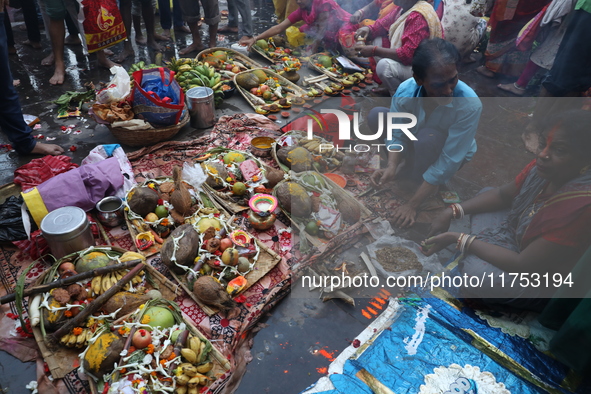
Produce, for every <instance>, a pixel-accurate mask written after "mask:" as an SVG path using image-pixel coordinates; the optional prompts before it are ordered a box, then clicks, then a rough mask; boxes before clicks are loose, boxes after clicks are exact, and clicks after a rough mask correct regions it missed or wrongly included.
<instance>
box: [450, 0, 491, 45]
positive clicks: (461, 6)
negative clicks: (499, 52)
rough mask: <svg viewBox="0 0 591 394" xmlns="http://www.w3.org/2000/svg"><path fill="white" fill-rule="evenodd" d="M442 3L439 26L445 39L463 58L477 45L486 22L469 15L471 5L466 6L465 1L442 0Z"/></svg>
mask: <svg viewBox="0 0 591 394" xmlns="http://www.w3.org/2000/svg"><path fill="white" fill-rule="evenodd" d="M443 3H444V4H445V8H444V11H443V18H442V20H441V25H442V26H443V31H444V32H445V39H446V40H447V41H449V42H451V43H452V44H454V45H455V47H456V48H457V49H458V51H459V52H460V55H461V56H462V57H464V56H466V55H468V54H469V53H470V52H472V51H473V50H474V48H476V45H478V42H479V41H480V38H481V37H482V34H483V33H484V31H485V29H486V22H484V20H483V19H481V18H478V17H475V16H473V15H472V14H471V13H470V11H471V6H472V4H466V1H465V0H443ZM482 27H484V28H482Z"/></svg>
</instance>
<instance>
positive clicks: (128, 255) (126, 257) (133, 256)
mask: <svg viewBox="0 0 591 394" xmlns="http://www.w3.org/2000/svg"><path fill="white" fill-rule="evenodd" d="M137 259H139V260H142V261H146V256H144V255H143V254H140V253H137V252H125V253H123V254H122V255H121V257H119V261H121V262H122V263H125V262H127V261H130V260H137Z"/></svg>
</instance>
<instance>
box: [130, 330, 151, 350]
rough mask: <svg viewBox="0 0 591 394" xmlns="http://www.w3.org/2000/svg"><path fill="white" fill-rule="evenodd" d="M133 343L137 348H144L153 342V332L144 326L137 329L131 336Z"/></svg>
mask: <svg viewBox="0 0 591 394" xmlns="http://www.w3.org/2000/svg"><path fill="white" fill-rule="evenodd" d="M131 343H132V344H133V346H134V347H135V348H136V349H143V348H145V347H148V345H149V344H151V343H152V334H150V332H149V331H147V330H144V329H143V328H142V329H140V330H137V331H136V332H135V333H134V334H133V337H132V338H131Z"/></svg>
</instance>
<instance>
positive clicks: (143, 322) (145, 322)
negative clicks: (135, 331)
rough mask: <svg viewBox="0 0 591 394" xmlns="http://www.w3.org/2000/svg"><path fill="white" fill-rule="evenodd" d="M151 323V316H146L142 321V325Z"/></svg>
mask: <svg viewBox="0 0 591 394" xmlns="http://www.w3.org/2000/svg"><path fill="white" fill-rule="evenodd" d="M149 322H150V316H149V315H144V316H143V317H142V321H141V323H142V324H148V323H149Z"/></svg>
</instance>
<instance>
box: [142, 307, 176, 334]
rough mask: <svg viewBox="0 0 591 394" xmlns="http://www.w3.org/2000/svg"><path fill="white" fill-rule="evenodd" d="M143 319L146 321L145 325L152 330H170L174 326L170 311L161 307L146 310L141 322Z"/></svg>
mask: <svg viewBox="0 0 591 394" xmlns="http://www.w3.org/2000/svg"><path fill="white" fill-rule="evenodd" d="M144 319H145V320H147V322H146V324H147V325H149V326H150V327H153V328H155V327H160V328H161V329H162V328H171V327H172V326H174V324H175V320H174V315H173V314H172V312H171V311H170V309H168V308H164V307H161V306H153V307H151V308H150V309H148V310H147V311H146V312H145V313H144V316H143V317H142V320H144ZM145 320H144V321H145Z"/></svg>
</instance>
